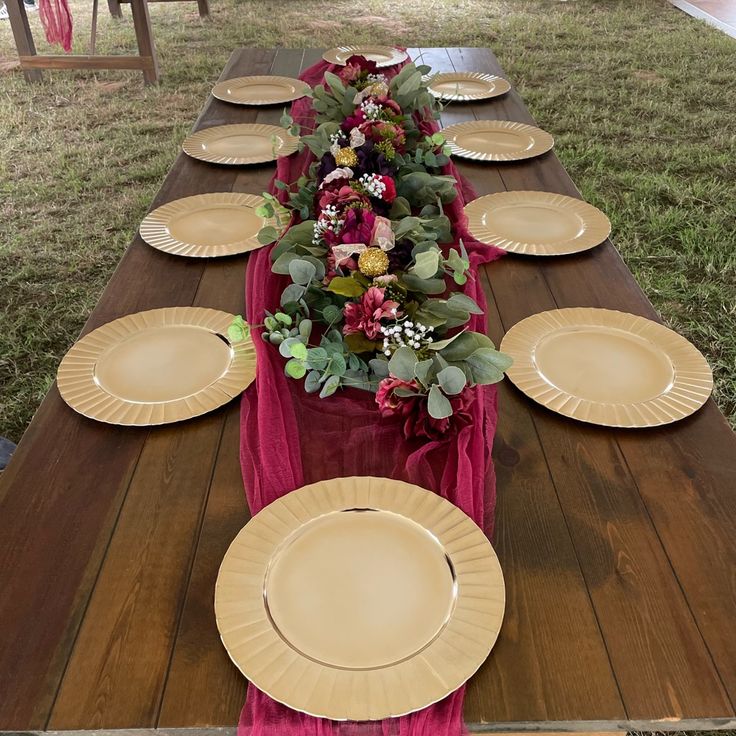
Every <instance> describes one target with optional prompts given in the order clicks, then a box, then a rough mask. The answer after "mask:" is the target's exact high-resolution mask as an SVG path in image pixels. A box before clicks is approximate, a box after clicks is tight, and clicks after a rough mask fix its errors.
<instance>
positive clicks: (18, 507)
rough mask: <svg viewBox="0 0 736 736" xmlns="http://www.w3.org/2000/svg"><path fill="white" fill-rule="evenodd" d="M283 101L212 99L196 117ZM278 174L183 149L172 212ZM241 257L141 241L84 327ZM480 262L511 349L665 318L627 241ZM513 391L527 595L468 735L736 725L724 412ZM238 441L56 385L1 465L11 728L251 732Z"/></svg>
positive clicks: (301, 57)
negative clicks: (611, 324) (592, 319)
mask: <svg viewBox="0 0 736 736" xmlns="http://www.w3.org/2000/svg"><path fill="white" fill-rule="evenodd" d="M410 52H411V55H412V57H416V56H417V55H418V53H420V52H421V53H422V54H423V60H424V61H425V62H427V63H430V64H431V65H432V66H433V67H435V68H437V69H452V68H457V69H473V70H491V71H494V72H496V73H498V72H499V68H498V66H497V63H496V61H495V59H494V58H493V57H492V55H490V54H489V53H488V52H487V51H485V50H481V49H451V50H449V53H448V51H447V50H444V49H422V50H414V49H412V50H410ZM319 58H320V52H319V51H317V50H307V51H306V52H304V51H302V50H287V49H279V50H278V51H277V52H273V51H268V50H243V51H239V52H236V53H234V54H233V56H232V57H231V59H230V61H229V62H228V65H227V67H226V68H225V70H224V72H223V75H222V77H221V78H223V79H225V78H231V77H235V76H241V75H244V74H266V73H273V74H284V75H290V76H296V75H297V74H298V73H299V71H300V69H301V70H303V69H305V68H306V67H308V66H310V65H311V64H313V63H314V62H316V61H318V60H319ZM512 81H513V80H512ZM281 113H282V109H281V108H280V107H276V108H261V109H253V108H242V107H237V106H232V105H228V104H226V103H223V102H220V101H217V100H214V99H212V98H210V99H209V100H208V101H207V104H206V105H205V108H204V110H203V112H202V114H201V115H200V117H199V118H198V120H197V122H196V124H195V128H200V127H208V126H212V125H222V124H227V123H232V122H249V121H258V122H264V123H278V121H279V119H280V116H281ZM474 116H475V117H499V118H508V119H517V120H522V121H528V122H531V118H530V117H529V115H528V113H527V112H526V109H525V108H524V106H523V104H522V103H521V101H520V100H519V99H518V96H517V95H516V94H515V93H512V94H511V95H509V96H507V97H506V98H502V99H499V100H495V101H491V102H488V103H484V104H475V105H470V106H469V105H451V106H449V107H448V108H447V109H446V111H445V113H444V114H443V120H444V122H445V124H448V123H451V122H458V121H460V120H467V119H472V118H473V117H474ZM551 132H552V133H554V131H551ZM461 168H462V171H463V172H464V173H465V174H466V175H467V176H468V177H469V178H470V179H471V180H472V182H473V184H474V185H475V187H476V189H477V190H478V193H479V194H484V193H490V192H495V191H502V190H504V189H521V188H531V189H545V190H549V191H559V192H562V193H565V194H569V195H572V196H578V195H577V190H576V189H575V187H574V185H573V184H572V182H571V181H570V179H569V177H568V176H567V174H566V173H565V171H564V169H563V168H562V167H561V166H560V164H559V162H558V161H557V159H556V157H555V156H554V154H547V155H545V156H543V157H540V158H538V159H535V160H532V161H530V162H526V163H519V164H508V165H504V166H483V165H478V164H465V163H463V164H462V165H461ZM272 174H273V167H272V166H261V167H253V168H237V167H235V168H226V167H217V166H211V165H208V164H205V163H202V162H198V161H194V160H192V159H189V158H188V157H186V156H184V155H183V154H179V156H178V157H177V159H176V161H175V163H174V166H173V168H172V170H171V172H170V174H169V176H168V177H167V179H166V181H165V183H164V186H163V187H162V189H161V191H160V192H159V194H158V196H157V197H156V199H155V201H154V203H153V206H154V207H155V206H159V205H160V204H162V203H164V202H167V201H170V200H172V199H176V198H179V197H182V196H187V195H191V194H197V193H201V192H208V191H231V190H232V191H244V192H253V193H260V192H261V191H263V190H264V189H265V188H266V187H267V186H268V183H269V180H270V178H271V176H272ZM246 261H247V259H246V258H244V257H236V258H230V259H222V260H217V261H213V262H204V261H199V260H198V259H184V258H176V257H174V256H170V255H168V254H164V253H161V252H159V251H156V250H154V249H152V248H149V247H148V246H146V245H145V244H144V243H143V242H142V240H141V239H140V237H139V236H136V238H135V239H134V241H133V243H132V244H131V246H130V247H129V249H128V250H127V252H126V254H125V256H124V257H123V259H122V261H121V263H120V265H119V266H118V269H117V271H116V273H115V274H114V276H113V278H112V280H111V282H110V284H109V286H108V288H107V289H106V291H105V293H104V294H103V296H102V298H101V299H100V302H99V304H98V306H97V308H96V309H95V311H94V312H93V314H92V315H91V317H90V320H89V321H88V323H87V325H86V326H85V329H84V332H87V331H89V330H90V329H93V328H94V327H96V326H99V325H100V324H103V323H104V322H107V321H109V320H111V319H114V318H116V317H118V316H121V315H122V314H127V313H130V312H135V311H138V310H141V309H146V308H154V307H160V306H171V305H186V304H197V305H202V306H212V307H217V308H221V309H226V310H230V311H233V312H239V311H242V309H243V297H244V294H243V290H244V289H243V287H244V268H245V264H246ZM481 277H482V278H483V279H484V288H485V291H486V294H487V297H488V301H489V307H488V320H489V329H490V331H491V335H492V336H493V338H494V339H495V340H496V342H498V341H500V338H501V336H502V334H503V332H504V331H505V330H506V329H508V328H509V327H510V326H511V325H513V324H514V323H515V322H517V321H518V320H519V319H522V318H523V317H525V316H527V315H528V314H531V313H533V312H535V311H540V310H543V309H549V308H554V307H556V306H572V305H591V306H606V307H612V308H620V309H625V310H627V311H631V312H636V313H638V314H644V315H645V316H649V317H653V318H656V315H655V314H654V312H653V310H652V308H651V305H649V303H648V301H647V300H646V298H645V297H644V296H643V294H642V293H641V291H640V289H639V288H638V286H636V284H635V282H634V280H633V279H632V277H631V275H630V274H629V272H628V270H627V269H626V267H625V266H624V264H623V262H622V261H621V259H620V257H619V256H618V254H617V252H616V251H615V249H614V248H613V246H612V245H611V244H610V243H607V244H605V245H604V246H601V247H599V248H597V249H595V250H593V251H591V252H589V253H586V254H581V255H579V256H573V257H569V258H559V259H553V260H546V259H544V260H543V259H538V260H534V259H528V258H523V257H513V256H507V257H505V258H504V259H502V260H501V261H498V262H496V263H494V264H491V265H490V266H489V267H487V268H486V269H484V270H483V272H482V274H481ZM499 406H500V409H499V411H500V422H499V428H498V435H497V441H496V445H495V447H494V458H495V464H496V473H497V478H498V507H497V524H496V538H495V540H494V541H495V545H496V548H497V550H498V553H499V557H500V559H501V562H502V565H503V567H504V571H505V576H506V582H507V597H508V608H507V615H506V619H505V622H504V627H503V630H502V633H501V637H500V639H499V642H498V644H497V646H496V648H495V649H494V652H493V655H492V656H491V658H490V659H489V660H488V661H487V662H486V664H485V665H484V666H483V667H482V668H481V670H480V671H479V672H478V673H477V675H476V676H475V677H474V678H473V679H472V680H471V682H470V683H469V687H468V694H467V698H466V708H465V716H466V720H467V721H468V723H469V726H470V728H471V730H474V731H480V730H499V729H500V730H537V731H538V730H544V729H545V728H546V729H547V730H560V729H562V730H569V729H577V730H581V729H588V730H612V729H613V730H617V729H622V728H626V727H636V728H637V729H640V730H641V729H652V730H654V729H660V730H661V729H662V728H676V727H678V728H683V727H685V726H687V727H689V728H694V727H702V728H723V727H726V726H728V725H731V726H732V727H733V719H734V710H733V704H732V700H733V698H734V694H735V693H734V682H736V671H735V670H734V668H735V667H736V664H734V663H735V662H736V641H735V639H736V637H734V635H733V620H734V619H735V618H736V617H735V616H734V614H735V613H736V599H735V596H736V590H735V589H736V586H734V585H733V577H732V576H733V570H734V569H736V567H735V566H734V563H735V562H736V559H735V556H736V551H735V549H734V545H733V542H732V539H733V538H734V532H735V531H736V518H735V517H736V510H735V508H736V507H734V504H733V501H732V495H731V494H732V491H733V488H734V485H736V442H735V441H734V436H733V434H732V433H731V431H730V430H729V429H728V427H727V425H726V424H725V421H724V420H723V417H722V416H721V415H720V414H719V413H718V410H717V409H716V408H715V405H714V404H713V402H709V404H708V406H707V407H706V408H705V409H704V410H703V411H701V412H699V413H698V414H697V415H696V416H694V417H692V418H690V419H688V420H686V421H685V422H680V423H678V424H677V425H674V426H673V427H669V428H663V429H659V430H653V431H645V432H629V433H626V432H621V431H612V430H606V429H602V428H596V427H589V426H587V425H582V424H579V423H575V422H572V421H570V420H567V419H565V418H562V417H559V416H557V415H555V414H553V413H551V412H548V411H546V410H545V409H543V408H541V407H538V406H536V405H535V404H533V402H531V401H529V400H527V399H526V398H525V397H524V396H523V395H521V394H520V392H518V391H517V390H516V389H515V388H514V387H513V386H512V385H510V384H509V383H508V382H505V383H504V384H502V385H501V386H500V389H499ZM238 448H239V407H238V404H237V402H233V403H232V404H230V405H229V406H227V407H223V408H222V409H221V410H219V411H217V412H214V413H212V414H210V415H208V416H206V417H202V418H200V419H197V420H194V421H191V422H186V423H182V424H180V425H173V426H170V427H165V428H158V429H151V430H150V431H149V430H136V429H131V430H128V429H121V428H117V427H107V426H105V425H101V424H97V423H94V422H91V421H88V420H86V419H83V418H82V417H79V416H78V415H76V414H75V413H74V412H72V411H71V410H70V409H68V407H66V406H65V405H64V404H63V402H61V399H60V397H59V395H58V392H57V391H56V389H55V388H52V390H51V391H50V392H49V395H48V396H47V398H46V399H45V400H44V402H43V404H42V405H41V407H40V409H39V411H38V413H37V415H36V417H35V418H34V420H33V422H32V423H31V426H30V427H29V429H28V431H27V432H26V435H25V436H24V438H23V440H22V442H21V443H20V445H19V447H18V450H17V452H16V455H15V457H14V458H13V461H12V462H11V464H10V466H9V468H8V469H7V470H6V471H5V472H4V473H3V475H2V477H0V538H1V539H2V540H3V544H2V545H0V590H3V594H2V596H0V692H2V693H3V696H2V697H0V730H11V729H13V730H41V729H44V728H51V729H59V730H69V729H79V730H82V729H84V730H89V729H109V728H138V729H143V730H150V729H154V728H156V727H158V728H162V729H177V728H197V729H200V730H201V731H202V732H203V733H207V732H208V729H209V728H210V727H225V728H228V729H232V728H233V727H234V726H235V724H236V723H237V718H238V715H239V711H240V708H241V707H242V703H243V696H244V692H245V685H246V683H245V681H244V679H243V678H242V677H241V676H240V674H239V673H238V672H237V670H236V669H235V667H234V666H233V665H232V663H231V662H230V661H229V659H228V657H227V654H226V652H225V650H224V648H223V647H222V645H221V643H220V641H219V636H218V634H217V629H216V626H215V621H214V614H213V610H212V600H213V592H214V581H215V578H216V574H217V569H218V567H219V562H220V560H221V559H222V556H223V554H224V552H225V550H226V549H227V546H228V544H229V543H230V541H231V540H232V538H233V537H234V536H235V534H236V533H237V531H238V530H239V529H240V528H241V526H242V525H243V524H244V523H245V521H246V520H247V518H248V512H247V506H246V503H245V499H244V492H243V487H242V480H241V477H240V468H239V461H238ZM729 501H730V503H729ZM663 719H665V720H664V721H663ZM213 734H214V732H213Z"/></svg>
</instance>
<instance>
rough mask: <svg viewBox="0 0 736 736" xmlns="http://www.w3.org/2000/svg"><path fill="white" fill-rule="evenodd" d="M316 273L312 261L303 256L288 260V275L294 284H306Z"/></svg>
mask: <svg viewBox="0 0 736 736" xmlns="http://www.w3.org/2000/svg"><path fill="white" fill-rule="evenodd" d="M316 274H317V269H316V268H315V266H314V264H313V263H310V262H309V261H306V260H304V259H303V258H295V259H294V260H292V261H290V262H289V275H290V276H291V280H292V281H293V282H294V283H295V284H300V285H301V286H308V285H309V284H310V283H311V282H312V279H313V278H314V277H315V275H316Z"/></svg>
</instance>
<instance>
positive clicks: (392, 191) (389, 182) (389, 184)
mask: <svg viewBox="0 0 736 736" xmlns="http://www.w3.org/2000/svg"><path fill="white" fill-rule="evenodd" d="M381 181H382V182H383V183H384V184H385V185H386V190H385V191H384V193H383V195H382V196H381V199H382V200H383V201H384V202H388V204H391V202H393V201H394V200H395V199H396V184H395V182H394V180H393V179H392V178H391V177H390V176H382V177H381Z"/></svg>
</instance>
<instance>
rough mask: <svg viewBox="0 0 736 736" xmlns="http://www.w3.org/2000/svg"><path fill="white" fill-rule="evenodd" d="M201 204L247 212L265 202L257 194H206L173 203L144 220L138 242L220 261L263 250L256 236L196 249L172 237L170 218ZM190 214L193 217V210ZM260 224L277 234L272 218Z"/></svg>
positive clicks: (164, 249) (159, 208)
mask: <svg viewBox="0 0 736 736" xmlns="http://www.w3.org/2000/svg"><path fill="white" fill-rule="evenodd" d="M200 202H201V203H210V204H212V205H217V204H225V205H230V206H238V205H241V206H244V207H247V208H248V209H255V208H256V207H259V206H260V205H262V204H264V203H265V200H264V199H263V197H261V196H259V195H257V194H249V193H245V192H243V193H241V192H207V193H206V194H194V195H192V196H190V197H181V198H180V199H172V200H171V201H170V202H166V204H162V205H161V206H160V207H157V208H156V209H155V210H151V211H150V212H149V213H148V214H147V215H146V216H145V217H144V218H143V221H142V222H141V224H140V228H139V231H140V234H141V238H143V240H144V241H145V242H146V243H147V244H148V245H150V246H151V247H152V248H156V250H160V251H162V252H164V253H170V254H172V255H176V256H183V257H187V258H220V257H223V256H232V255H238V254H241V253H249V252H251V251H253V250H258V249H259V248H263V247H264V245H263V244H262V243H260V242H258V234H257V233H256V234H255V235H252V236H249V237H248V238H246V239H243V240H239V241H235V242H232V243H223V244H221V245H198V244H197V243H191V242H185V241H183V240H180V239H178V238H175V237H174V236H173V235H171V233H170V232H169V230H168V225H169V223H170V222H171V218H172V217H173V215H175V214H180V213H185V212H187V211H188V208H189V206H192V205H196V204H198V203H200ZM197 209H205V208H204V207H202V208H197ZM189 211H190V213H193V212H195V211H196V209H192V210H189ZM261 220H262V221H263V225H262V227H266V226H269V225H270V226H273V227H276V228H277V230H278V227H277V221H276V218H275V217H270V218H261Z"/></svg>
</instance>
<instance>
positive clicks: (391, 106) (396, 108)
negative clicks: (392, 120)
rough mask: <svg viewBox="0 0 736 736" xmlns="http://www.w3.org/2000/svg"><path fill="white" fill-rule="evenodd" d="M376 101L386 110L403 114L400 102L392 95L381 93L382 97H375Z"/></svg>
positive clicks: (395, 113)
mask: <svg viewBox="0 0 736 736" xmlns="http://www.w3.org/2000/svg"><path fill="white" fill-rule="evenodd" d="M375 102H376V104H377V105H380V106H381V107H382V108H383V109H384V110H388V111H389V112H392V113H393V114H394V115H401V114H402V110H401V106H400V105H399V103H398V102H396V100H392V99H391V98H390V97H386V96H385V95H381V96H380V97H376V98H375Z"/></svg>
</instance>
